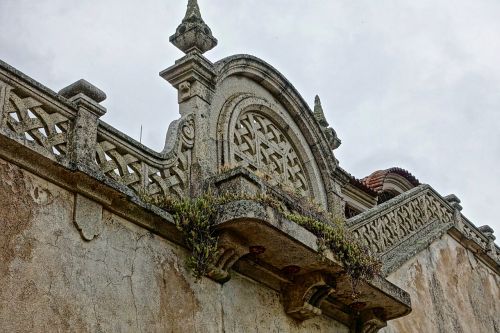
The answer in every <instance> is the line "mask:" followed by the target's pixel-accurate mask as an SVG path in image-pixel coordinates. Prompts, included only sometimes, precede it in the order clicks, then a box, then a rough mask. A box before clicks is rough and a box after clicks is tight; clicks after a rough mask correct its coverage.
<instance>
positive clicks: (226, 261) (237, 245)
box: [208, 231, 250, 283]
mask: <svg viewBox="0 0 500 333" xmlns="http://www.w3.org/2000/svg"><path fill="white" fill-rule="evenodd" d="M218 244H219V247H218V249H217V250H218V256H217V259H216V261H215V265H214V266H213V267H212V269H211V271H210V272H209V273H208V277H210V278H211V279H213V280H215V281H217V282H219V283H225V282H227V281H229V279H230V278H231V275H230V273H229V271H230V269H231V267H233V265H234V264H235V263H236V261H238V260H239V259H240V258H241V257H243V256H244V255H246V254H248V253H250V250H249V246H248V244H247V243H246V241H245V240H244V239H243V238H241V237H239V236H237V235H235V234H233V233H231V232H229V231H224V232H223V233H222V234H221V235H220V236H219V243H218Z"/></svg>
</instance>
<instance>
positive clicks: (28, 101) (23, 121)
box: [1, 90, 70, 156]
mask: <svg viewBox="0 0 500 333" xmlns="http://www.w3.org/2000/svg"><path fill="white" fill-rule="evenodd" d="M2 119H3V120H2V124H1V126H2V127H3V128H7V129H8V130H10V131H12V132H14V133H16V134H18V135H19V136H21V137H22V138H23V139H24V140H26V142H32V143H34V144H36V145H38V146H40V147H42V148H44V149H45V150H46V151H48V152H49V153H51V154H52V155H54V156H63V155H66V154H67V152H68V148H67V146H68V131H69V128H70V120H69V119H68V118H67V117H65V116H64V115H62V114H60V113H58V112H54V111H50V110H49V108H48V107H46V106H44V105H43V104H42V103H41V102H39V101H37V100H36V99H34V98H32V97H21V96H19V95H17V94H16V93H14V91H13V90H9V91H7V96H6V104H5V108H4V117H3V118H2Z"/></svg>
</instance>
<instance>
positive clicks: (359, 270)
mask: <svg viewBox="0 0 500 333" xmlns="http://www.w3.org/2000/svg"><path fill="white" fill-rule="evenodd" d="M287 195H288V196H289V197H290V198H291V199H292V200H290V202H293V204H291V203H290V202H286V201H283V200H280V199H279V198H277V197H276V196H274V195H269V194H258V195H255V196H249V195H233V194H224V195H215V194H214V193H213V192H212V191H208V192H206V193H205V194H203V195H202V196H200V197H197V198H184V199H174V198H171V197H164V198H160V199H158V198H155V199H152V198H148V197H147V196H143V200H144V201H146V202H148V203H151V204H154V205H156V206H158V207H160V208H162V209H164V210H166V211H167V212H169V213H170V214H172V216H173V218H174V221H175V223H176V226H177V228H178V229H179V230H180V231H181V232H182V235H183V238H184V241H185V242H186V245H187V246H188V248H189V249H190V250H191V255H190V256H189V258H188V259H187V267H188V268H189V269H190V270H191V272H192V274H193V276H194V277H195V278H196V279H199V278H201V277H202V276H205V275H207V274H208V273H209V272H210V269H211V267H213V265H214V263H215V260H216V258H217V242H218V237H217V231H216V228H215V224H216V221H217V216H218V214H219V212H220V210H221V208H222V206H223V205H224V204H227V203H229V202H232V201H238V200H252V201H256V202H259V203H261V204H263V205H265V206H269V207H271V208H273V209H275V210H276V211H277V212H278V213H280V214H281V215H282V216H283V217H284V218H286V219H288V220H290V221H292V222H294V223H297V224H298V225H300V226H302V227H304V228H305V229H307V230H308V231H310V232H311V233H313V234H314V235H315V236H316V237H318V248H319V251H318V252H319V255H320V259H321V260H324V258H325V251H326V250H327V249H328V250H331V251H332V253H333V254H334V255H335V256H336V257H337V258H338V260H340V261H341V262H342V264H343V266H344V269H345V270H346V272H347V274H348V275H349V276H350V277H351V279H352V282H353V287H354V288H355V285H356V284H357V282H359V281H360V280H361V279H372V278H374V277H375V276H376V275H377V274H379V273H380V262H379V261H378V260H377V259H376V258H375V257H373V256H372V255H371V254H370V253H369V251H368V250H367V249H366V248H365V247H364V246H363V245H361V244H360V242H359V241H358V240H357V239H355V238H354V237H352V236H351V235H350V234H349V231H348V230H347V227H346V226H345V222H344V221H343V220H342V219H340V218H337V217H335V216H333V215H332V214H331V213H329V212H326V211H324V210H322V209H321V208H320V207H319V205H318V204H316V203H314V202H310V201H308V200H307V199H306V198H303V197H299V196H298V195H297V194H293V193H287Z"/></svg>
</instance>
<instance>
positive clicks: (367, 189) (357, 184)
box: [337, 167, 377, 197]
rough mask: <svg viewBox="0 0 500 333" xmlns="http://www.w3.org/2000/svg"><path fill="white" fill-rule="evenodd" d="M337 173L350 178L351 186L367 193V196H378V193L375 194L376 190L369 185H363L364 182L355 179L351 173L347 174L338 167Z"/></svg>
mask: <svg viewBox="0 0 500 333" xmlns="http://www.w3.org/2000/svg"><path fill="white" fill-rule="evenodd" d="M337 171H339V172H341V173H343V174H344V175H345V176H346V177H347V178H349V184H351V185H352V186H354V187H357V188H359V189H360V190H362V191H364V192H366V193H367V194H369V195H371V196H373V197H376V196H377V192H375V191H374V190H372V189H371V188H370V187H368V186H367V185H365V184H363V182H362V181H361V179H358V178H356V177H354V176H353V175H351V174H350V173H349V172H347V171H346V170H344V169H343V168H341V167H338V168H337Z"/></svg>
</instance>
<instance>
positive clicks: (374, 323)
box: [355, 309, 387, 333]
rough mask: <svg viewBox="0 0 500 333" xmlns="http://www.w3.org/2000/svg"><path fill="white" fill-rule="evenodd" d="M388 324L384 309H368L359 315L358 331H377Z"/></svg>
mask: <svg viewBox="0 0 500 333" xmlns="http://www.w3.org/2000/svg"><path fill="white" fill-rule="evenodd" d="M386 326H387V322H386V321H385V319H384V311H383V309H367V310H365V311H363V312H361V314H360V315H359V318H358V321H357V326H356V329H355V332H356V333H377V332H378V331H379V330H380V329H382V328H384V327H386Z"/></svg>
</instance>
